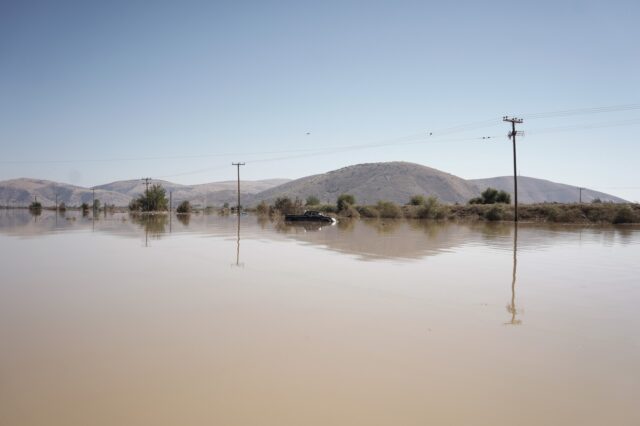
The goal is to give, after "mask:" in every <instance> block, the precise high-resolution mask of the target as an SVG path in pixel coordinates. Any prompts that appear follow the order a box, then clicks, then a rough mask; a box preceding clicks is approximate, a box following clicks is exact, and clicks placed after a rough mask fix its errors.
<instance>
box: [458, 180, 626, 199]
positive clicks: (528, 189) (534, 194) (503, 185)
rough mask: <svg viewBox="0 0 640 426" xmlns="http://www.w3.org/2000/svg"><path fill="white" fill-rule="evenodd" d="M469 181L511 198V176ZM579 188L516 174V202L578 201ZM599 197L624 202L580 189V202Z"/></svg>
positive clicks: (602, 193)
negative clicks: (503, 193)
mask: <svg viewBox="0 0 640 426" xmlns="http://www.w3.org/2000/svg"><path fill="white" fill-rule="evenodd" d="M469 182H471V183H473V184H474V185H476V187H477V188H478V190H479V191H484V190H485V189H486V188H488V187H491V188H495V189H499V190H503V191H506V192H508V193H510V194H511V196H512V199H513V176H500V177H494V178H488V179H473V180H469ZM579 195H580V194H579V190H578V188H577V187H575V186H571V185H565V184H563V183H556V182H551V181H548V180H544V179H536V178H531V177H526V176H518V202H520V203H543V202H558V203H575V202H578V201H579ZM596 198H599V199H600V200H602V201H603V202H612V203H624V202H626V201H625V200H623V199H622V198H619V197H616V196H613V195H610V194H605V193H604V192H598V191H593V190H591V189H586V188H585V189H583V190H582V202H583V203H590V202H591V201H593V200H595V199H596Z"/></svg>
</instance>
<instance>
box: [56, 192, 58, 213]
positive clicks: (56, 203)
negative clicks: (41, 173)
mask: <svg viewBox="0 0 640 426" xmlns="http://www.w3.org/2000/svg"><path fill="white" fill-rule="evenodd" d="M56 211H58V193H57V192H56Z"/></svg>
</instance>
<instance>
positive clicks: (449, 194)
mask: <svg viewBox="0 0 640 426" xmlns="http://www.w3.org/2000/svg"><path fill="white" fill-rule="evenodd" d="M152 183H160V184H161V185H162V186H163V187H164V188H165V189H166V190H167V192H169V191H172V192H173V202H174V206H175V205H177V204H178V203H179V202H181V201H183V200H189V201H190V202H191V203H192V204H194V205H196V206H198V205H200V206H201V205H203V204H206V205H207V206H221V205H223V204H224V203H229V204H231V205H234V204H235V203H236V197H237V193H236V191H237V189H236V188H237V182H236V181H224V182H212V183H205V184H200V185H180V184H176V183H172V182H168V181H162V180H154V181H152ZM241 187H242V191H241V192H242V198H241V203H242V204H243V205H245V206H254V205H256V204H257V203H259V202H260V201H267V202H273V201H274V200H275V199H276V198H277V197H283V196H286V197H290V198H296V197H298V198H300V199H302V200H304V199H306V198H307V197H308V196H310V195H313V196H316V197H318V198H319V199H320V201H322V202H323V203H335V201H336V198H337V197H338V196H339V195H340V194H344V193H347V194H351V195H353V196H354V197H355V198H356V201H357V203H358V204H375V203H376V202H377V201H379V200H387V201H393V202H395V203H398V204H404V203H407V202H408V201H409V199H410V198H411V197H412V196H413V195H424V196H431V195H433V196H436V197H438V199H439V200H440V201H441V202H444V203H462V204H464V203H467V202H468V201H469V200H470V199H471V198H473V197H477V196H478V195H480V192H482V191H483V190H484V189H486V188H487V187H493V188H496V189H501V190H504V191H507V192H509V193H511V192H512V190H513V177H511V176H501V177H495V178H488V179H474V180H465V179H462V178H460V177H457V176H454V175H452V174H449V173H445V172H442V171H440V170H436V169H432V168H430V167H426V166H423V165H420V164H414V163H407V162H388V163H370V164H358V165H354V166H349V167H344V168H341V169H338V170H333V171H330V172H327V173H322V174H318V175H313V176H307V177H303V178H300V179H296V180H288V179H266V180H258V181H241ZM144 189H145V186H144V182H142V181H141V180H138V179H135V180H125V181H118V182H112V183H109V184H106V185H100V186H97V187H96V198H97V199H99V200H100V201H101V202H102V203H103V204H104V203H105V202H106V203H108V204H115V205H117V206H126V205H127V204H128V203H129V201H130V200H131V199H133V198H135V197H137V196H138V195H140V194H142V193H143V192H144ZM56 193H57V194H58V198H59V201H60V202H64V203H66V204H67V205H69V206H77V205H80V204H81V203H83V202H86V203H90V202H91V197H92V195H91V189H89V188H82V187H79V186H73V185H67V184H64V183H57V182H51V181H46V180H38V179H13V180H7V181H3V182H0V205H11V206H27V205H29V203H31V201H33V197H34V196H37V197H38V200H39V201H41V202H42V203H43V204H44V205H45V206H52V205H53V204H54V203H55V196H56ZM518 198H519V201H520V202H522V203H539V202H561V203H572V202H577V201H578V189H577V188H576V187H575V186H571V185H565V184H562V183H556V182H551V181H548V180H543V179H535V178H530V177H525V176H521V177H519V178H518ZM596 198H599V199H600V200H602V201H605V202H616V203H618V202H625V200H623V199H622V198H619V197H616V196H613V195H610V194H605V193H602V192H597V191H593V190H590V189H584V190H583V191H582V201H583V202H591V201H592V200H594V199H596Z"/></svg>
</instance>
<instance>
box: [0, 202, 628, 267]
mask: <svg viewBox="0 0 640 426" xmlns="http://www.w3.org/2000/svg"><path fill="white" fill-rule="evenodd" d="M234 216H235V215H234ZM234 216H229V215H227V216H210V215H176V217H177V223H176V224H175V225H174V224H173V218H172V216H169V215H151V216H142V215H130V214H128V213H110V214H108V215H107V216H106V217H103V216H102V215H100V216H98V215H96V216H95V217H89V216H88V215H86V216H85V215H84V213H82V212H80V211H75V210H68V211H67V212H66V213H64V214H62V213H56V212H54V211H43V212H42V214H41V215H40V216H32V215H31V214H30V213H29V211H28V210H7V211H5V213H4V214H3V215H2V216H0V234H6V235H16V236H36V235H41V234H47V233H59V232H66V231H70V230H83V229H85V230H87V229H90V230H93V231H95V232H96V233H108V234H111V235H117V236H119V237H125V238H140V236H141V233H140V231H141V230H143V231H144V233H145V235H144V238H145V242H146V245H148V243H149V240H150V239H159V238H161V236H162V235H163V234H165V233H167V232H168V231H167V228H168V229H169V232H172V233H181V232H190V233H198V234H202V235H207V236H214V237H221V238H229V237H232V236H233V237H235V240H236V243H237V244H236V246H239V239H240V235H239V234H240V232H239V225H238V219H237V217H234ZM62 218H64V220H61V219H62ZM240 222H241V223H240V226H241V227H242V229H241V231H242V233H243V236H244V238H250V239H251V238H258V239H267V240H274V241H275V240H282V239H288V240H293V241H297V242H300V243H303V244H305V245H312V246H316V247H318V248H321V249H324V250H330V251H334V252H339V253H344V254H349V255H354V256H356V257H357V259H358V260H361V261H378V260H404V261H412V260H418V259H422V258H424V257H427V256H433V255H437V254H440V253H446V252H451V251H455V250H456V248H460V247H462V246H477V247H490V248H492V249H497V250H502V251H507V250H508V251H517V250H520V251H522V250H535V251H541V250H547V249H549V248H551V247H554V246H557V245H570V244H581V241H582V242H583V243H584V244H590V243H592V242H598V243H599V244H603V245H605V246H612V245H618V244H624V245H627V244H631V245H636V244H639V239H638V235H639V234H640V226H626V227H612V226H609V227H593V226H592V227H582V226H575V225H573V226H562V225H547V224H520V225H519V228H518V230H517V231H515V230H514V231H512V229H513V228H512V225H511V224H501V223H498V224H495V223H452V222H425V221H418V220H375V219H344V220H340V221H338V223H337V224H336V225H329V224H326V225H325V224H316V223H306V224H285V223H283V222H282V221H278V220H270V219H269V218H267V217H264V216H263V217H259V216H250V215H247V216H241V218H240ZM176 225H177V226H176ZM512 232H513V233H512ZM516 234H517V235H516ZM514 239H517V241H515V242H514ZM236 251H238V249H237V247H236ZM236 257H239V256H237V255H236ZM516 261H517V254H516V256H514V263H516ZM236 263H238V264H240V261H239V259H238V260H237V262H236Z"/></svg>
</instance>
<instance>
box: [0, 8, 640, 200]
mask: <svg viewBox="0 0 640 426" xmlns="http://www.w3.org/2000/svg"><path fill="white" fill-rule="evenodd" d="M638 22H640V2H638V1H635V0H629V1H607V2H604V1H562V0H561V1H536V2H514V1H509V2H506V1H504V2H502V1H485V2H479V1H468V2H465V1H457V2H426V1H415V2H402V1H388V2H380V1H362V2H360V1H336V2H333V1H308V2H307V1H290V2H286V1H278V2H267V1H256V2H242V1H233V2H231V1H230V2H211V1H202V2H198V1H174V2H163V1H153V2H151V1H131V0H128V1H64V0H61V1H29V0H24V1H20V0H15V1H11V0H4V1H2V2H0V70H1V71H0V94H1V96H0V148H1V149H0V179H9V178H16V177H37V178H44V179H51V180H57V181H64V182H69V183H75V184H79V185H83V186H91V185H96V184H100V183H106V182H110V181H114V180H120V179H130V178H140V177H143V176H151V177H158V178H159V177H166V179H167V180H172V181H175V182H179V183H201V182H208V181H215V180H227V179H234V178H235V168H233V167H232V166H231V165H230V163H231V162H232V161H245V162H246V163H247V165H246V166H245V167H244V168H243V169H242V173H243V178H247V179H264V178H271V177H288V178H296V177H302V176H305V175H309V174H314V173H321V172H325V171H329V170H332V169H335V168H339V167H343V166H346V165H350V164H355V163H362V162H377V161H392V160H405V161H412V162H417V163H421V164H424V165H428V166H430V167H435V168H437V169H440V170H444V171H447V172H450V173H453V174H456V175H458V176H461V177H464V178H477V177H490V176H498V175H509V174H511V173H512V163H511V147H510V142H509V141H508V140H507V139H506V137H505V136H504V135H505V134H506V132H507V131H508V128H507V127H508V126H507V125H506V123H502V122H501V121H500V118H501V117H502V116H503V115H524V116H525V122H524V123H523V124H522V125H521V127H520V128H521V129H522V130H524V131H525V132H526V133H527V134H526V137H525V138H524V139H521V141H520V142H519V150H518V160H519V162H518V166H519V172H520V174H522V175H526V176H533V177H538V178H545V179H550V180H554V181H558V182H563V183H568V184H574V185H581V186H587V187H591V188H594V189H602V190H605V191H606V192H610V193H613V194H616V195H620V196H623V197H626V198H628V199H632V200H640V179H639V177H640V172H639V166H640V162H639V159H640V147H639V144H638V142H639V140H638V134H639V132H640V107H632V108H628V109H627V110H623V109H620V108H618V109H615V110H614V111H612V112H609V113H598V114H576V115H569V116H566V117H562V116H555V117H550V118H539V119H533V118H531V119H527V114H531V113H539V112H550V111H559V110H574V109H581V108H591V107H603V106H617V105H636V106H637V105H639V104H640V47H639V46H640V43H639V42H638V41H639V40H640V25H638ZM529 116H530V115H529ZM530 117H531V116H530ZM490 119H495V122H494V123H493V124H494V125H492V126H487V127H479V126H478V127H476V128H473V127H472V128H468V130H466V131H459V132H449V131H443V129H449V128H451V127H454V126H457V125H461V124H468V123H474V122H485V121H486V120H490ZM600 124H607V125H611V126H610V127H599V125H600ZM594 125H595V126H594ZM559 126H574V127H572V128H571V129H569V130H568V131H549V130H548V129H550V128H555V127H559ZM586 126H594V127H591V128H589V127H586ZM545 129H547V130H545ZM307 132H310V134H309V135H307ZM428 132H432V133H433V135H432V136H428V135H427V134H428ZM498 135H501V137H500V138H498V139H491V140H484V141H483V140H481V139H480V140H479V139H471V138H478V137H482V136H498ZM459 139H466V140H459ZM407 142H410V143H407ZM376 143H384V144H383V146H379V147H370V148H366V149H357V150H344V149H341V147H347V146H353V145H361V144H364V145H367V144H376ZM318 147H321V148H323V149H324V151H320V152H318V153H315V154H314V153H313V152H310V151H304V150H307V149H314V148H318ZM280 151H281V152H282V153H274V154H268V153H270V152H280ZM221 154H236V155H221ZM148 157H171V158H156V159H148ZM173 157H182V158H173ZM273 158H275V159H274V160H271V161H266V160H269V159H273ZM112 159H121V160H119V161H104V160H112ZM196 171H198V172H196Z"/></svg>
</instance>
